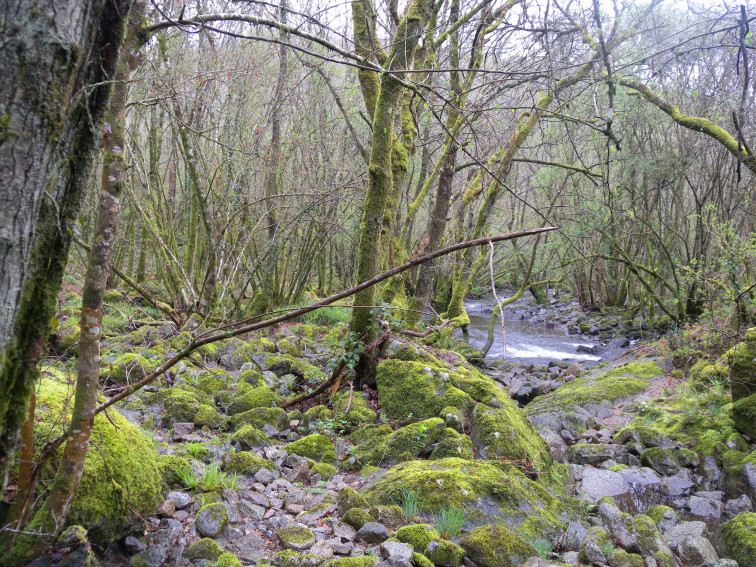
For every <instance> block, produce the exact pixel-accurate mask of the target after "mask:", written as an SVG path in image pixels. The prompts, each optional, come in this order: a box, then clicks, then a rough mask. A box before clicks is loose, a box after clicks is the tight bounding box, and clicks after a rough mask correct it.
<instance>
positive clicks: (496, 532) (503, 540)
mask: <svg viewBox="0 0 756 567" xmlns="http://www.w3.org/2000/svg"><path fill="white" fill-rule="evenodd" d="M459 545H460V546H461V547H462V548H463V549H464V550H465V552H466V553H467V558H469V559H470V560H471V561H472V562H473V563H474V564H475V565H477V566H478V567H518V566H519V565H521V564H522V563H524V562H525V560H526V559H527V558H528V557H532V556H534V555H537V554H538V552H537V551H536V550H535V549H534V548H533V546H532V545H530V544H528V543H525V542H524V541H523V540H522V539H520V538H519V537H517V536H516V535H514V534H513V533H512V532H510V531H509V530H508V529H506V528H505V527H503V526H499V525H489V526H481V527H479V528H475V529H474V530H472V531H471V532H470V533H469V534H467V535H466V536H465V537H464V538H462V540H461V541H460V542H459Z"/></svg>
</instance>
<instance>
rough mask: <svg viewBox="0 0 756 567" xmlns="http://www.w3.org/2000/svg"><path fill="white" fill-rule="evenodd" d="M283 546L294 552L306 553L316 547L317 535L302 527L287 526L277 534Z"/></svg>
mask: <svg viewBox="0 0 756 567" xmlns="http://www.w3.org/2000/svg"><path fill="white" fill-rule="evenodd" d="M276 535H277V536H278V539H279V540H280V541H281V545H283V546H284V548H286V549H293V550H294V551H305V550H307V549H310V548H311V547H312V546H313V545H315V534H314V533H312V531H311V530H309V529H308V528H305V527H302V526H286V527H283V528H281V529H280V530H278V531H277V532H276Z"/></svg>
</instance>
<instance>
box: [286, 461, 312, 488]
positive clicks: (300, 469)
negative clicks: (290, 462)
mask: <svg viewBox="0 0 756 567" xmlns="http://www.w3.org/2000/svg"><path fill="white" fill-rule="evenodd" d="M309 479H310V465H308V464H307V460H306V459H301V460H299V461H297V462H296V463H294V466H293V467H292V469H291V471H290V472H289V473H288V474H287V475H286V480H288V481H289V482H291V483H294V484H296V483H298V482H301V483H303V484H304V483H306V482H307V481H308V480H309Z"/></svg>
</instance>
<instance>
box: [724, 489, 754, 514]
mask: <svg viewBox="0 0 756 567" xmlns="http://www.w3.org/2000/svg"><path fill="white" fill-rule="evenodd" d="M751 510H753V504H752V503H751V499H750V498H748V496H746V495H745V494H742V495H741V496H740V497H739V498H733V499H732V500H728V501H727V502H725V517H726V518H734V517H735V516H737V515H738V514H742V513H743V512H750V511H751Z"/></svg>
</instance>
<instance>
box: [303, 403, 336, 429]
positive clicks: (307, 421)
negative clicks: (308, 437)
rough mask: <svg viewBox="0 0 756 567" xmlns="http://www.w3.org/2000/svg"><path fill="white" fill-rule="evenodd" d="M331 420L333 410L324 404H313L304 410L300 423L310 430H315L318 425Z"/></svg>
mask: <svg viewBox="0 0 756 567" xmlns="http://www.w3.org/2000/svg"><path fill="white" fill-rule="evenodd" d="M332 420H333V412H332V411H331V410H330V409H328V408H327V407H326V406H313V407H311V408H310V409H308V410H307V411H306V412H304V417H303V418H302V425H303V426H304V427H306V428H307V429H309V430H310V431H315V430H316V428H317V427H318V426H319V425H322V424H323V423H325V422H329V421H332Z"/></svg>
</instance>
